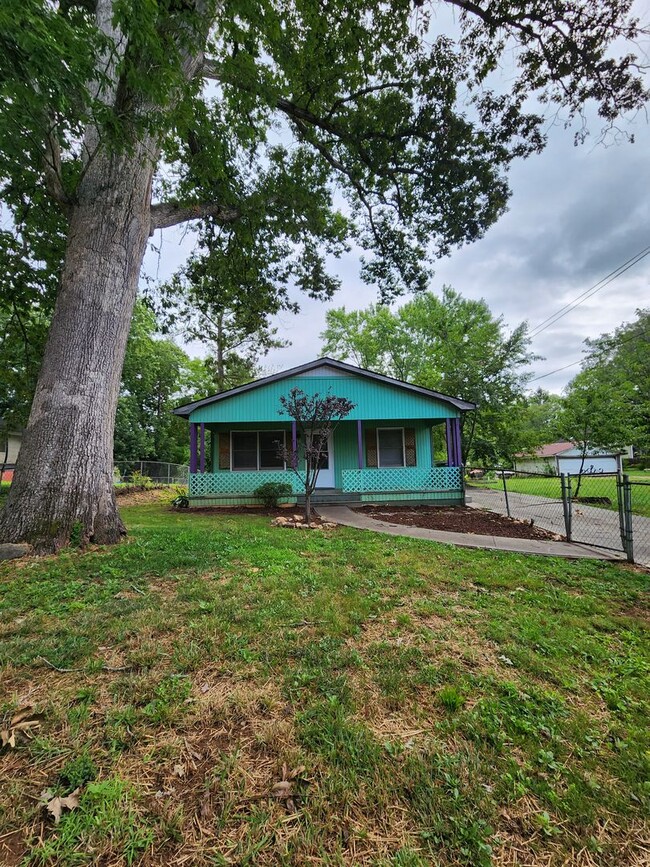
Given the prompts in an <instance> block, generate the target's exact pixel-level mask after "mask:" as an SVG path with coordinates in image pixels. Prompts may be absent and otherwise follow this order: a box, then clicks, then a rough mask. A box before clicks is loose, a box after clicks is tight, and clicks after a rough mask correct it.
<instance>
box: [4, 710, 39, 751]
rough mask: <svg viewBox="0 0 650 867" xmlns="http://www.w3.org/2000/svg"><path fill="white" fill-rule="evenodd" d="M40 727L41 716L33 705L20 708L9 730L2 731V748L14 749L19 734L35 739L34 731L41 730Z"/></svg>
mask: <svg viewBox="0 0 650 867" xmlns="http://www.w3.org/2000/svg"><path fill="white" fill-rule="evenodd" d="M40 725H41V722H40V714H37V713H36V712H35V711H34V708H33V707H32V706H31V705H25V706H24V707H21V708H18V710H17V711H16V713H15V714H14V715H13V716H12V717H11V719H10V721H9V724H8V726H7V728H6V729H2V730H1V731H0V746H2V747H11V748H12V749H13V748H14V747H15V746H16V734H17V733H20V734H23V735H25V737H27V738H32V737H34V735H33V730H35V729H37V728H39V727H40Z"/></svg>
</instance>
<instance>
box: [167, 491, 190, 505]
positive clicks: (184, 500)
mask: <svg viewBox="0 0 650 867" xmlns="http://www.w3.org/2000/svg"><path fill="white" fill-rule="evenodd" d="M171 505H172V506H173V507H174V508H175V509H189V507H190V498H189V496H188V491H187V488H182V487H178V488H176V496H175V497H174V499H173V500H172V501H171Z"/></svg>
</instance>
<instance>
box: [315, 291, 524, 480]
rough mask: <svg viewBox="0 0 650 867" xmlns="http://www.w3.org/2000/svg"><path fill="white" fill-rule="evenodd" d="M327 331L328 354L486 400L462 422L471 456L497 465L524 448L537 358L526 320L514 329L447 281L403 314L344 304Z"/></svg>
mask: <svg viewBox="0 0 650 867" xmlns="http://www.w3.org/2000/svg"><path fill="white" fill-rule="evenodd" d="M321 337H322V339H323V341H324V343H323V353H325V354H327V355H333V356H334V357H336V358H340V359H346V358H348V359H349V358H353V359H354V360H355V361H356V362H357V363H359V364H361V366H362V367H369V368H371V369H372V370H376V371H378V372H380V373H385V374H387V375H389V376H394V377H396V378H397V379H402V380H406V381H408V382H416V383H417V384H418V385H422V386H424V387H425V388H431V389H434V390H435V391H441V392H443V393H444V394H449V395H452V396H456V397H462V398H463V399H464V400H469V401H472V402H474V403H476V404H478V408H477V409H476V410H475V411H474V412H472V413H467V414H466V416H465V417H464V418H463V420H462V422H461V424H462V426H463V427H462V432H463V460H464V461H468V460H471V461H479V462H487V463H494V462H495V460H497V459H499V458H508V459H509V458H510V457H511V456H512V454H513V453H514V451H517V449H518V448H519V446H520V443H519V441H518V440H517V439H516V437H515V436H514V435H515V432H516V430H517V428H516V426H515V425H514V424H513V420H514V418H515V417H516V416H517V414H518V413H519V412H520V407H521V406H522V405H523V403H524V388H525V385H526V382H527V380H528V376H529V375H528V374H526V373H524V370H525V368H526V366H527V365H528V364H530V362H531V361H532V360H533V359H534V358H535V356H534V355H533V354H532V353H531V352H530V351H529V349H528V347H529V345H530V341H529V339H528V337H527V336H526V325H525V324H524V323H522V324H521V325H518V326H517V327H516V328H514V329H513V330H512V331H511V332H507V331H506V328H505V325H504V323H503V318H502V317H494V316H493V315H492V313H491V312H490V308H489V307H488V305H487V304H486V302H485V301H483V300H481V301H473V300H470V299H467V298H463V297H462V295H460V294H459V293H458V292H456V291H455V290H454V289H452V288H451V287H449V286H445V287H443V289H442V294H441V295H440V297H439V296H437V295H435V294H434V293H433V292H425V293H423V294H421V295H418V296H416V297H415V298H414V299H413V300H411V301H408V302H407V303H406V304H403V305H402V306H401V307H399V308H398V309H397V310H396V311H395V312H392V311H391V310H389V309H388V308H387V307H382V306H380V307H375V306H371V307H369V308H368V309H367V310H364V311H353V312H351V313H347V312H346V311H345V308H340V309H338V310H335V311H332V312H331V313H328V314H327V327H326V329H325V331H324V332H323V334H322V335H321Z"/></svg>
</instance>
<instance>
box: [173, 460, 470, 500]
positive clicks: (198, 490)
mask: <svg viewBox="0 0 650 867" xmlns="http://www.w3.org/2000/svg"><path fill="white" fill-rule="evenodd" d="M342 479H343V484H342V491H343V492H344V493H349V494H352V493H358V494H364V493H367V494H372V493H388V492H391V491H423V492H424V491H427V492H429V491H431V492H434V491H462V488H463V471H462V468H461V467H394V468H381V467H371V468H368V469H364V470H343V472H342ZM264 482H282V483H284V484H287V485H291V490H292V491H293V493H294V494H300V493H301V492H302V491H303V490H304V487H303V485H302V483H301V481H300V479H298V477H297V476H296V475H295V474H294V473H293V472H291V471H290V470H277V471H275V470H269V471H265V472H253V471H251V472H246V471H242V472H221V473H190V477H189V491H190V496H191V497H204V496H211V495H232V496H237V495H239V496H246V495H248V496H251V495H252V494H253V493H254V491H255V489H256V488H258V487H259V486H260V485H262V484H264Z"/></svg>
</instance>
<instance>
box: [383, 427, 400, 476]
mask: <svg viewBox="0 0 650 867" xmlns="http://www.w3.org/2000/svg"><path fill="white" fill-rule="evenodd" d="M377 454H378V456H379V461H378V463H379V466H380V467H403V466H404V428H401V427H380V428H377Z"/></svg>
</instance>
